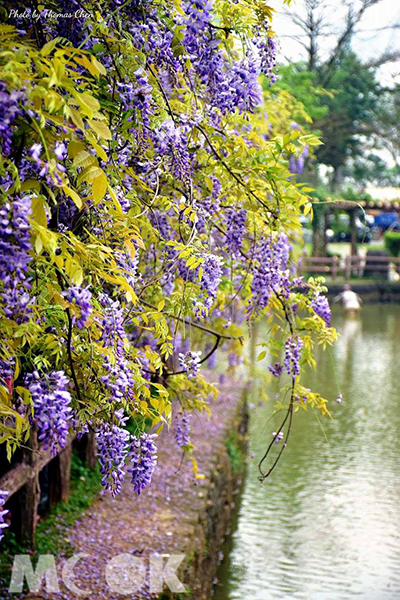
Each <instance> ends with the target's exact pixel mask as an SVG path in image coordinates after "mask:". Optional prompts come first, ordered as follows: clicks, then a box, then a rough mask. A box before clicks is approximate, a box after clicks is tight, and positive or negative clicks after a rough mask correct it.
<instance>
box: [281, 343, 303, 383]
mask: <svg viewBox="0 0 400 600" xmlns="http://www.w3.org/2000/svg"><path fill="white" fill-rule="evenodd" d="M302 347H303V340H302V339H301V337H300V336H298V335H294V336H290V337H288V338H287V340H286V342H285V360H284V363H285V369H286V371H287V372H288V374H289V375H292V376H296V375H300V351H301V349H302Z"/></svg>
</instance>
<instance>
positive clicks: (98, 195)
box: [92, 172, 107, 204]
mask: <svg viewBox="0 0 400 600" xmlns="http://www.w3.org/2000/svg"><path fill="white" fill-rule="evenodd" d="M106 190H107V177H106V175H105V173H104V172H103V173H102V175H100V176H99V177H96V179H93V182H92V195H93V200H94V201H95V203H96V204H98V203H99V202H101V201H102V200H103V198H104V196H105V193H106Z"/></svg>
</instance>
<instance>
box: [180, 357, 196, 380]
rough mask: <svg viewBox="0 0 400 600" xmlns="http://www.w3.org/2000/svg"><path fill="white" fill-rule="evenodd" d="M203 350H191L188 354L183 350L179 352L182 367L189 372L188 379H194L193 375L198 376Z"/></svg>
mask: <svg viewBox="0 0 400 600" xmlns="http://www.w3.org/2000/svg"><path fill="white" fill-rule="evenodd" d="M200 357H201V351H200V350H199V352H193V351H192V350H189V351H188V352H186V354H183V353H182V352H180V353H179V364H180V365H181V367H182V369H184V370H185V371H186V373H187V377H188V379H192V377H196V375H197V373H198V371H199V363H200V360H201V358H200Z"/></svg>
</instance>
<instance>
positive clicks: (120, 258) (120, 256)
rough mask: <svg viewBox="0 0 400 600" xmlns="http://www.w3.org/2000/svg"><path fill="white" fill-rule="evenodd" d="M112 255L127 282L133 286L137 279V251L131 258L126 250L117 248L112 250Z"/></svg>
mask: <svg viewBox="0 0 400 600" xmlns="http://www.w3.org/2000/svg"><path fill="white" fill-rule="evenodd" d="M114 257H115V259H116V261H117V265H118V267H119V268H120V269H121V271H122V273H123V275H124V277H125V278H126V280H127V282H128V283H129V285H130V286H131V287H132V288H134V287H135V284H136V282H137V280H138V267H139V253H138V252H136V254H135V256H134V257H133V258H131V256H130V255H129V254H128V253H127V252H121V251H120V250H117V251H116V252H114Z"/></svg>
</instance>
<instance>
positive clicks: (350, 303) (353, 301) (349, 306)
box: [333, 283, 362, 316]
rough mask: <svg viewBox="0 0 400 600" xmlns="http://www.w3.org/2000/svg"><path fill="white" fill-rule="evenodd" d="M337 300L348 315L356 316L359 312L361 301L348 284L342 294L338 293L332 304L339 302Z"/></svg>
mask: <svg viewBox="0 0 400 600" xmlns="http://www.w3.org/2000/svg"><path fill="white" fill-rule="evenodd" d="M339 300H341V301H342V303H343V306H344V310H345V311H346V313H347V314H348V315H352V316H356V315H357V314H358V313H359V311H360V310H361V302H362V299H361V298H360V296H359V295H358V294H356V293H355V292H353V290H352V289H351V286H350V285H349V284H348V283H346V285H345V286H344V288H343V292H340V294H338V295H337V296H335V298H334V299H333V301H334V302H339Z"/></svg>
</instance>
